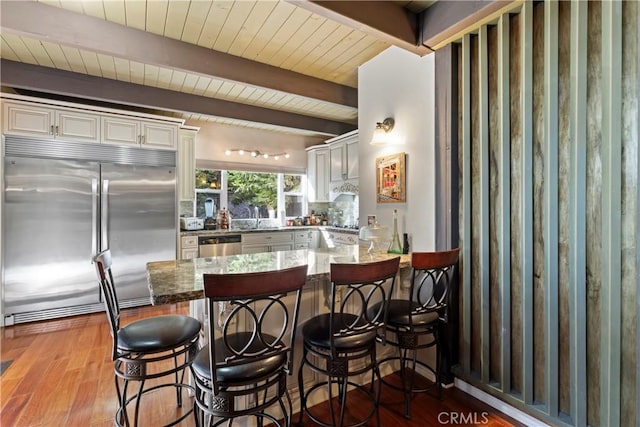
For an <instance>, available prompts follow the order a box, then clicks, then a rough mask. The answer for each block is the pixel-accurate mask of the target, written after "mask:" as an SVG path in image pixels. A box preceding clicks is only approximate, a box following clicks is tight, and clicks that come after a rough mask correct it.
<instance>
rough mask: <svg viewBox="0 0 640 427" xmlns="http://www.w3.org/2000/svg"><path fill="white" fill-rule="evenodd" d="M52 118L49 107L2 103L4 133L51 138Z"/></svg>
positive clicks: (51, 111)
mask: <svg viewBox="0 0 640 427" xmlns="http://www.w3.org/2000/svg"><path fill="white" fill-rule="evenodd" d="M54 119H55V118H54V113H53V110H52V109H51V108H44V107H35V106H30V105H22V104H13V103H9V102H6V103H4V133H10V134H13V135H27V136H40V137H48V138H51V136H52V135H53V130H54Z"/></svg>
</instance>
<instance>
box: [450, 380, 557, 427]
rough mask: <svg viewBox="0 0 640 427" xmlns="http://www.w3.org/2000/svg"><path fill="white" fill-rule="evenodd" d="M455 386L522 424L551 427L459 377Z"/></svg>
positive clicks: (532, 426)
mask: <svg viewBox="0 0 640 427" xmlns="http://www.w3.org/2000/svg"><path fill="white" fill-rule="evenodd" d="M454 384H455V387H456V388H458V389H460V390H462V391H464V392H465V393H467V394H469V395H471V396H473V397H475V398H476V399H478V400H481V401H482V402H484V403H486V404H487V405H489V406H491V407H492V408H494V409H497V410H498V411H500V412H502V413H503V414H505V415H507V416H509V417H511V418H513V419H514V420H516V421H519V422H521V423H522V424H524V425H526V426H531V427H549V424H546V423H544V422H542V421H540V420H539V419H537V418H534V417H532V416H530V415H528V414H525V413H524V412H522V411H521V410H519V409H517V408H514V407H513V406H511V405H509V404H508V403H505V402H503V401H502V400H500V399H498V398H496V397H493V396H492V395H490V394H489V393H486V392H484V391H482V390H480V389H479V388H476V387H474V386H472V385H471V384H469V383H467V382H464V381H462V380H461V379H459V378H456V379H455V383H454Z"/></svg>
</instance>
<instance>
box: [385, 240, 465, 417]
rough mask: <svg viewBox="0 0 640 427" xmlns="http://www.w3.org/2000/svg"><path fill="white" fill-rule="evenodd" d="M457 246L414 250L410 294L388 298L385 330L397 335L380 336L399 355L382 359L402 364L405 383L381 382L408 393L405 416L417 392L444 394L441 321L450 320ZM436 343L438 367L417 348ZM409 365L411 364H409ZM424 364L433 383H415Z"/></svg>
mask: <svg viewBox="0 0 640 427" xmlns="http://www.w3.org/2000/svg"><path fill="white" fill-rule="evenodd" d="M458 251H459V250H458V249H452V250H447V251H440V252H413V253H412V254H411V268H412V272H411V287H410V290H409V298H407V299H405V300H402V299H393V300H391V301H389V307H388V315H387V328H386V333H391V334H392V336H394V335H395V337H394V338H389V337H387V336H384V337H383V336H381V337H380V338H383V339H386V343H387V344H389V345H392V346H395V347H397V349H398V353H399V355H398V356H393V357H388V358H385V359H383V360H381V361H380V362H379V364H380V365H381V364H382V363H386V362H392V361H393V362H396V363H398V362H399V364H400V376H401V379H402V386H401V387H398V386H396V385H394V384H391V383H389V382H388V381H385V380H384V379H383V380H382V382H383V383H384V384H385V385H387V386H389V387H392V388H394V389H396V390H400V391H402V392H404V395H405V417H406V418H409V419H410V418H411V397H412V396H413V394H414V393H421V392H426V391H429V390H430V389H432V388H433V387H434V386H435V387H437V389H438V397H439V398H441V397H442V384H441V382H440V374H441V373H440V367H441V365H442V361H441V358H442V351H443V349H442V348H441V347H443V344H444V343H443V341H442V338H441V335H442V331H441V328H442V325H443V323H446V322H447V317H448V314H447V308H448V305H449V297H450V295H451V292H450V290H451V282H452V281H453V277H454V272H455V266H456V265H457V263H458ZM433 346H436V349H437V353H436V362H435V365H436V366H435V368H434V367H433V366H429V365H428V364H426V363H424V362H422V361H420V360H418V359H417V353H418V350H420V349H423V348H429V347H433ZM407 365H410V367H408V366H407ZM417 366H422V367H423V368H425V369H427V370H428V371H430V372H431V373H432V374H433V375H434V376H435V381H434V383H433V385H429V386H422V387H421V386H418V385H416V377H415V375H416V367H417Z"/></svg>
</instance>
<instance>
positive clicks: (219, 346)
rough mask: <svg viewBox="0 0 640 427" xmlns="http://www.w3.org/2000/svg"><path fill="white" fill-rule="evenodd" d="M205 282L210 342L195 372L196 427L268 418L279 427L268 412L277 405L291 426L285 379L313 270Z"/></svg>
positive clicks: (296, 269)
mask: <svg viewBox="0 0 640 427" xmlns="http://www.w3.org/2000/svg"><path fill="white" fill-rule="evenodd" d="M203 277H204V293H205V296H206V298H207V303H208V308H209V327H208V328H207V329H208V337H209V343H208V344H207V345H206V346H204V347H203V348H202V349H201V350H200V352H199V353H198V356H197V357H196V359H195V360H194V362H193V365H192V366H191V369H192V371H193V374H194V378H195V384H196V394H195V410H194V415H195V419H196V425H197V426H203V425H210V426H217V425H220V424H222V423H224V422H228V423H229V425H231V423H232V420H233V419H234V418H237V417H241V416H255V417H257V419H258V425H260V426H261V425H263V422H264V420H265V419H267V420H268V421H270V422H271V423H273V424H274V425H278V426H280V425H281V424H280V422H279V420H280V418H279V417H276V416H275V415H273V413H270V412H268V411H267V410H268V409H269V408H270V407H271V406H273V405H275V404H276V403H277V404H278V405H279V407H280V411H281V413H282V419H283V420H284V425H285V426H290V425H291V414H292V412H293V410H292V404H291V398H290V396H289V393H288V391H287V377H288V376H290V375H291V366H292V363H293V342H294V339H295V330H296V324H297V319H298V307H299V305H300V296H301V293H302V287H303V286H304V284H305V283H306V281H307V265H302V266H298V267H292V268H288V269H283V270H274V271H267V272H258V273H238V274H205V275H204V276H203ZM293 294H294V295H295V297H294V298H290V297H289V298H287V297H288V296H293ZM220 307H222V308H223V310H222V312H220ZM291 310H292V312H291Z"/></svg>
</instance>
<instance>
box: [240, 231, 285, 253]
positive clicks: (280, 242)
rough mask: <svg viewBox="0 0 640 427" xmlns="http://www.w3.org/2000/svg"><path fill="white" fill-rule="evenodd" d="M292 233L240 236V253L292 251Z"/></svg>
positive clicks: (256, 233) (280, 232)
mask: <svg viewBox="0 0 640 427" xmlns="http://www.w3.org/2000/svg"><path fill="white" fill-rule="evenodd" d="M293 244H294V240H293V232H291V231H275V232H265V233H262V232H253V233H243V234H242V253H243V254H255V253H259V252H275V251H290V250H292V249H293Z"/></svg>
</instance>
